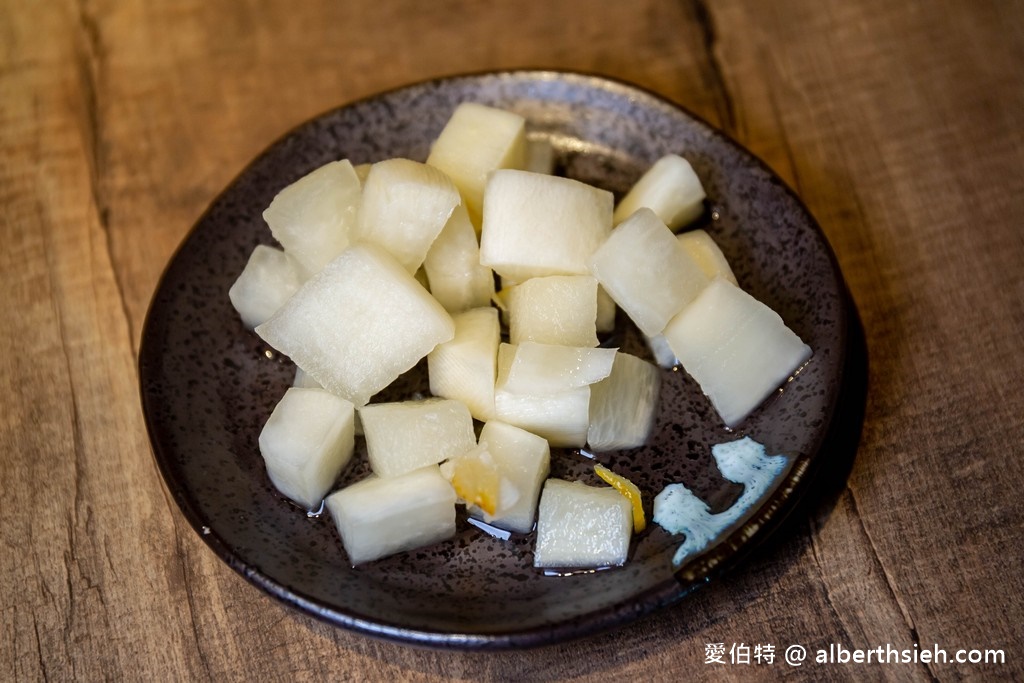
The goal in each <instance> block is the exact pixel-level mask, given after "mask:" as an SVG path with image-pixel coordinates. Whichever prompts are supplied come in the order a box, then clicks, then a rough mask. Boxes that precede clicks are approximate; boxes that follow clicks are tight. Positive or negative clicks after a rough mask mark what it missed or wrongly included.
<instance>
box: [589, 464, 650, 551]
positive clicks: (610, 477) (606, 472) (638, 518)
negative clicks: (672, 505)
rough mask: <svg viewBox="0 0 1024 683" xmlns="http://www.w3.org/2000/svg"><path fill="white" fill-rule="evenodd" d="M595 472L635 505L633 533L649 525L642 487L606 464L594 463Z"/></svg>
mask: <svg viewBox="0 0 1024 683" xmlns="http://www.w3.org/2000/svg"><path fill="white" fill-rule="evenodd" d="M594 472H596V473H597V476H599V477H601V479H603V480H604V481H605V482H607V483H608V484H611V486H612V487H613V488H614V489H615V490H616V491H618V492H619V493H621V494H622V495H624V496H625V497H626V499H627V500H628V501H629V503H630V505H632V506H633V533H636V534H638V533H640V532H641V531H643V530H644V529H645V528H646V527H647V520H646V518H645V517H644V506H643V502H642V501H641V499H640V489H639V488H637V485H636V484H634V483H633V482H631V481H630V480H629V479H626V478H625V477H623V476H622V475H621V474H616V473H615V472H612V471H611V470H610V469H608V468H607V467H605V466H604V465H594Z"/></svg>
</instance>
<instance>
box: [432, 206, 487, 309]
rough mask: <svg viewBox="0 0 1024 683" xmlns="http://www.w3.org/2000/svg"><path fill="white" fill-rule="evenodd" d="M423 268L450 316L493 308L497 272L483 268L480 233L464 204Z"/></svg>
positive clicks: (435, 241)
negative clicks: (479, 240)
mask: <svg viewBox="0 0 1024 683" xmlns="http://www.w3.org/2000/svg"><path fill="white" fill-rule="evenodd" d="M423 268H424V270H425V271H426V273H427V280H428V282H429V283H430V293H431V294H433V295H434V298H435V299H437V301H438V303H440V304H441V305H442V306H444V307H445V309H446V310H447V311H448V312H449V313H460V312H462V311H467V310H469V309H471V308H477V307H480V306H488V305H490V303H491V297H493V296H494V273H493V272H492V271H491V269H490V268H488V267H487V266H482V265H480V245H479V243H478V242H477V237H476V230H475V229H474V228H473V224H472V223H471V222H470V220H469V214H467V213H466V207H464V206H462V205H461V204H460V205H459V206H456V207H455V210H454V211H452V215H451V217H450V218H449V219H448V223H446V224H445V226H444V229H443V230H441V234H439V235H438V236H437V239H436V240H434V243H433V244H432V245H431V246H430V250H429V251H428V252H427V256H426V259H425V260H424V261H423Z"/></svg>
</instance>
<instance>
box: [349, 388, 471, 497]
mask: <svg viewBox="0 0 1024 683" xmlns="http://www.w3.org/2000/svg"><path fill="white" fill-rule="evenodd" d="M359 419H360V420H361V421H362V423H363V434H364V435H365V436H366V452H367V455H368V456H369V460H370V468H371V469H372V470H373V472H374V473H375V474H377V475H378V476H380V477H383V478H389V477H397V476H400V475H402V474H405V473H406V472H412V471H413V470H418V469H420V468H421V467H426V466H427V465H436V464H438V463H440V462H442V461H444V460H447V459H448V458H451V457H454V456H456V455H460V454H461V453H465V452H466V451H468V450H469V449H471V448H473V447H474V446H476V433H475V432H474V431H473V417H472V416H471V415H470V414H469V409H468V408H466V406H465V405H464V404H463V403H461V402H459V401H452V400H449V399H442V398H431V399H426V400H422V401H401V402H397V403H371V404H370V405H367V406H363V407H362V408H360V409H359Z"/></svg>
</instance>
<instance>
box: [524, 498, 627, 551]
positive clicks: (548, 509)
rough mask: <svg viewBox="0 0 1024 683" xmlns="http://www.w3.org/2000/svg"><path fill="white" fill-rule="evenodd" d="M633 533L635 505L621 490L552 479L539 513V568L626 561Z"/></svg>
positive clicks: (535, 549)
mask: <svg viewBox="0 0 1024 683" xmlns="http://www.w3.org/2000/svg"><path fill="white" fill-rule="evenodd" d="M632 534H633V510H632V507H631V505H630V503H629V500H627V499H626V497H625V496H623V495H622V494H620V493H619V492H618V491H616V490H615V489H613V488H611V487H609V486H602V487H594V486H587V485H586V484H582V483H580V482H568V481H563V480H562V479H548V481H547V483H545V484H544V492H543V493H542V494H541V496H540V505H539V510H538V512H537V545H536V547H535V548H534V553H533V566H535V567H613V566H618V565H621V564H625V562H626V558H627V556H628V555H629V540H630V537H631V536H632Z"/></svg>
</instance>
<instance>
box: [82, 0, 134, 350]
mask: <svg viewBox="0 0 1024 683" xmlns="http://www.w3.org/2000/svg"><path fill="white" fill-rule="evenodd" d="M78 24H79V27H80V29H81V31H80V32H81V34H82V40H81V41H80V43H81V45H80V49H79V53H78V67H79V74H80V77H79V82H80V84H81V86H82V93H83V99H84V106H85V121H86V129H85V131H84V134H83V136H84V138H85V146H86V148H87V150H88V152H89V154H88V162H89V163H88V169H89V189H90V192H91V194H92V200H93V205H94V206H95V207H96V216H97V221H98V223H99V228H100V231H101V232H102V234H103V248H104V249H105V250H106V252H107V259H108V260H109V262H110V270H111V274H112V277H113V280H114V287H115V288H116V290H117V299H118V302H119V304H120V307H121V314H122V315H123V316H124V319H125V324H126V325H127V326H128V337H129V339H128V341H129V344H128V348H129V349H130V350H131V353H132V358H133V359H134V360H135V363H136V364H138V355H137V354H136V351H135V344H134V339H135V333H134V330H133V329H132V318H131V315H130V314H129V311H128V303H127V301H126V300H125V288H124V283H122V282H121V276H120V274H119V273H118V271H117V268H116V267H115V266H114V264H115V262H116V261H115V258H114V238H113V233H112V231H111V229H110V212H111V210H110V201H109V198H108V196H107V194H108V193H107V191H106V189H105V188H104V187H103V179H104V177H105V174H106V168H107V149H106V143H105V141H104V136H103V125H102V106H101V101H100V91H101V88H102V79H103V74H104V71H105V69H106V51H105V49H104V46H103V36H102V31H101V30H100V24H99V21H98V20H97V19H96V17H95V16H94V14H93V12H92V11H91V10H90V7H89V0H79V2H78Z"/></svg>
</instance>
